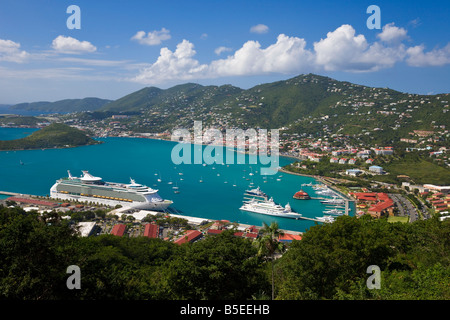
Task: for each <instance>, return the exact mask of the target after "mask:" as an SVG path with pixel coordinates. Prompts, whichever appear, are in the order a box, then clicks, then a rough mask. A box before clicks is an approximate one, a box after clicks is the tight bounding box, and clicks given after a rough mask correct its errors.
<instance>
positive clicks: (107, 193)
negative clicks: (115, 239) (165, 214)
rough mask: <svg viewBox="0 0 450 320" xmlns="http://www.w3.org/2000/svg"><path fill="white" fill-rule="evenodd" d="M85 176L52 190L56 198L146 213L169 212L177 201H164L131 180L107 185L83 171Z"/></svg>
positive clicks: (63, 183)
mask: <svg viewBox="0 0 450 320" xmlns="http://www.w3.org/2000/svg"><path fill="white" fill-rule="evenodd" d="M83 174H84V175H83V177H80V178H76V177H72V176H71V175H70V172H69V178H63V179H60V180H58V181H56V183H55V184H54V185H53V186H52V187H51V189H50V197H51V198H54V199H61V200H68V201H80V202H86V203H92V204H101V205H107V206H111V207H115V206H117V205H121V206H122V207H126V208H133V209H142V210H155V211H164V210H166V209H167V208H168V207H169V206H170V205H171V204H172V203H173V201H171V200H165V199H162V198H161V197H160V196H159V195H158V193H157V191H158V190H154V189H151V188H149V187H147V186H145V185H141V184H137V183H136V182H135V181H134V180H133V179H131V178H130V180H131V183H130V184H123V183H115V182H105V181H103V180H102V179H101V178H100V177H94V176H92V175H91V174H89V173H88V172H87V171H83Z"/></svg>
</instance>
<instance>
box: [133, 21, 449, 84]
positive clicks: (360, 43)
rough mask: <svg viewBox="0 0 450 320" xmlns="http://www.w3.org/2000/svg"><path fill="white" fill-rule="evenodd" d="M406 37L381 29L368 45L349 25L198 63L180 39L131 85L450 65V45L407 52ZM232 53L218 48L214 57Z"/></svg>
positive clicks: (253, 46) (281, 38)
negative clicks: (316, 38) (314, 36)
mask: <svg viewBox="0 0 450 320" xmlns="http://www.w3.org/2000/svg"><path fill="white" fill-rule="evenodd" d="M407 38H408V36H407V32H406V30H405V29H403V28H398V27H396V26H395V25H394V24H393V23H390V24H387V25H385V26H384V27H383V30H382V32H381V33H379V34H378V36H377V39H378V40H377V41H374V42H371V43H369V42H368V41H367V39H366V38H365V36H364V35H362V34H357V33H356V31H355V29H354V28H353V27H352V26H351V25H348V24H344V25H342V26H340V27H338V28H337V29H336V30H334V31H331V32H328V33H327V35H326V37H325V38H323V39H320V40H319V41H317V42H314V43H313V45H312V48H308V47H307V46H306V41H305V40H304V39H303V38H299V37H291V36H287V35H285V34H280V35H278V37H277V40H276V42H275V43H273V44H271V45H269V46H267V47H262V46H261V44H260V43H259V42H258V41H247V42H245V43H244V44H243V45H242V47H240V48H239V49H237V50H236V51H234V52H232V53H230V54H229V55H228V56H227V57H226V58H222V59H219V58H218V59H215V60H212V61H210V62H208V63H200V61H198V60H197V58H196V57H195V55H196V52H195V50H194V44H192V43H191V42H189V41H188V40H183V41H182V42H181V43H179V44H178V45H177V48H176V50H175V51H171V50H170V49H168V48H162V49H161V51H160V55H159V57H158V58H157V60H156V62H154V63H152V64H149V65H148V66H145V67H144V68H142V69H141V70H140V72H139V74H138V75H137V76H136V77H134V78H132V81H136V82H139V83H145V84H158V83H164V82H171V81H177V80H190V79H206V78H209V79H212V78H218V77H230V76H253V75H267V74H274V73H279V74H296V73H306V72H320V71H343V72H375V71H377V70H380V69H383V68H391V67H393V66H394V65H395V64H396V63H398V62H402V61H403V62H406V63H407V64H409V65H411V66H439V65H445V64H449V63H450V43H449V44H448V45H447V46H446V47H444V48H442V49H435V50H432V51H429V52H425V48H424V46H415V47H410V48H408V47H407V46H406V45H405V44H403V43H402V41H403V40H405V39H407ZM228 51H231V49H230V48H227V47H218V48H216V50H215V53H216V54H217V55H220V54H222V53H223V52H228Z"/></svg>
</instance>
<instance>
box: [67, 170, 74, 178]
mask: <svg viewBox="0 0 450 320" xmlns="http://www.w3.org/2000/svg"><path fill="white" fill-rule="evenodd" d="M67 174H68V175H69V179H71V180H72V179H73V177H72V175H71V174H70V170H67Z"/></svg>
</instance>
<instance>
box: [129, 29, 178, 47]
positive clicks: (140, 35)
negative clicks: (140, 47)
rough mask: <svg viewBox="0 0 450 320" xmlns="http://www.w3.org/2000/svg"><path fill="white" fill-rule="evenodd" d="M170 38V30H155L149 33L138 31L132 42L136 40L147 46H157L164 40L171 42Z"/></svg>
mask: <svg viewBox="0 0 450 320" xmlns="http://www.w3.org/2000/svg"><path fill="white" fill-rule="evenodd" d="M170 38H171V36H170V30H167V29H166V28H162V29H161V30H159V31H157V30H155V31H150V32H148V33H145V31H138V32H137V33H136V34H135V35H134V36H133V37H131V40H135V41H137V42H139V43H140V44H144V45H147V46H157V45H160V44H161V43H162V42H163V41H164V40H169V39H170Z"/></svg>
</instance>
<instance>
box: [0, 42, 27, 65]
mask: <svg viewBox="0 0 450 320" xmlns="http://www.w3.org/2000/svg"><path fill="white" fill-rule="evenodd" d="M28 57H29V53H27V52H26V51H21V50H20V43H17V42H14V41H11V40H3V39H0V61H8V62H16V63H22V62H24V61H25V60H26V59H27V58H28Z"/></svg>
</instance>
